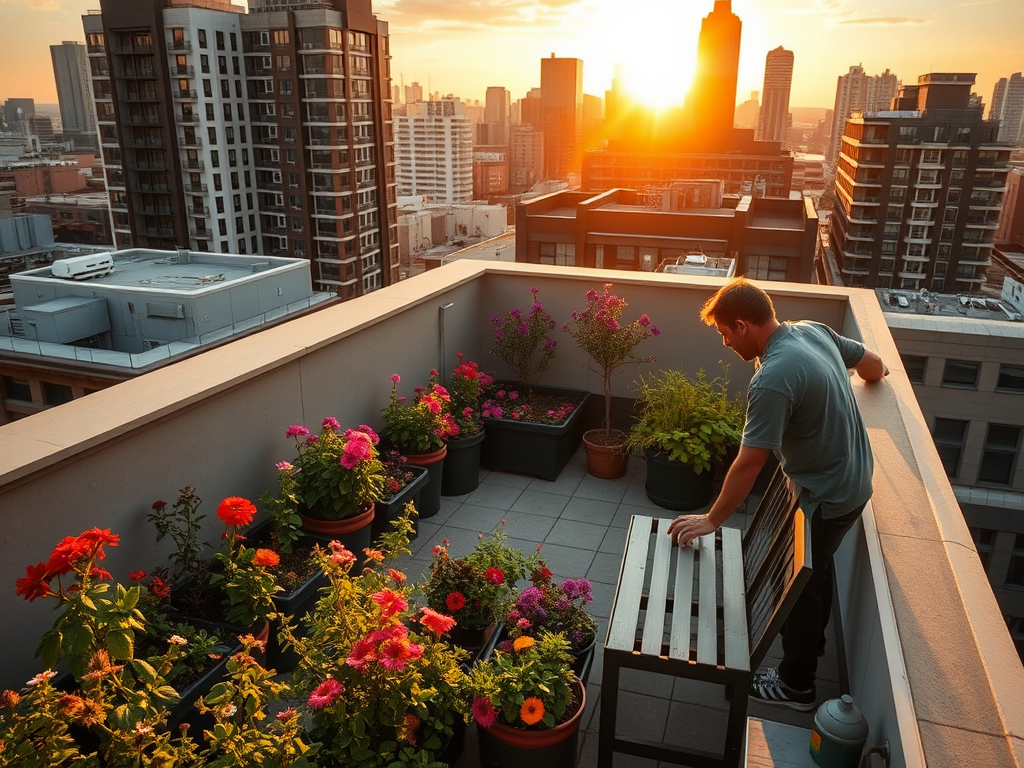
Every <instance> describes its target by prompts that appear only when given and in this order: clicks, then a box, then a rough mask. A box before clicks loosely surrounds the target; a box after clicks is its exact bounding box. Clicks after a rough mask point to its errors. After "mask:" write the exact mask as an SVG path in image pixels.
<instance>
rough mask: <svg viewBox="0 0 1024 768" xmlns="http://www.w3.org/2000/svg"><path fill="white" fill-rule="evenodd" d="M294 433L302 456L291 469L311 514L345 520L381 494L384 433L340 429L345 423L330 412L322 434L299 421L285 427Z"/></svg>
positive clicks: (299, 455) (287, 433) (287, 435)
mask: <svg viewBox="0 0 1024 768" xmlns="http://www.w3.org/2000/svg"><path fill="white" fill-rule="evenodd" d="M285 436H286V437H291V438H294V439H295V448H296V450H297V451H298V458H297V459H296V460H295V462H294V464H295V468H296V469H295V470H291V469H289V470H286V471H288V472H289V473H291V474H292V476H293V477H295V478H296V480H297V482H298V496H299V498H300V499H302V501H303V503H304V504H305V505H306V508H307V509H308V510H309V512H308V514H311V515H315V516H317V517H322V518H324V519H326V520H343V519H345V518H347V517H355V516H356V515H358V514H360V513H361V512H364V511H365V510H366V508H367V506H369V505H370V504H371V503H373V502H375V501H378V500H379V499H380V498H381V495H382V491H383V489H384V466H383V465H382V464H381V462H380V459H379V458H378V457H377V443H378V442H379V441H380V438H379V437H377V433H376V432H374V431H373V430H372V429H370V427H368V426H366V425H365V424H362V425H360V426H359V428H358V429H348V430H345V431H344V432H342V431H341V424H339V423H338V420H337V419H335V418H334V417H333V416H328V417H327V418H326V419H324V420H323V423H322V424H321V425H320V434H319V435H312V434H310V432H309V430H308V429H306V428H305V427H303V426H301V425H298V424H294V425H292V426H290V427H288V429H287V430H286V432H285Z"/></svg>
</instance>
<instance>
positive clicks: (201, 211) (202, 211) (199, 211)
mask: <svg viewBox="0 0 1024 768" xmlns="http://www.w3.org/2000/svg"><path fill="white" fill-rule="evenodd" d="M188 215H189V216H202V217H204V218H205V217H206V216H209V215H210V208H209V206H205V205H203V206H199V207H196V206H194V205H190V206H189V207H188Z"/></svg>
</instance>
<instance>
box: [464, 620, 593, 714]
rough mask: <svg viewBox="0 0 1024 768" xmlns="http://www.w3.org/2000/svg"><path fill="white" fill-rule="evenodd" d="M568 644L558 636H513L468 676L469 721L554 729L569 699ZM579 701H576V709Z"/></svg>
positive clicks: (569, 658) (570, 684)
mask: <svg viewBox="0 0 1024 768" xmlns="http://www.w3.org/2000/svg"><path fill="white" fill-rule="evenodd" d="M570 660H571V656H570V654H569V644H568V642H567V641H566V639H565V638H564V637H563V636H562V635H556V634H549V633H544V634H541V636H540V638H539V639H538V640H535V639H534V638H532V637H529V636H523V637H519V638H517V639H516V640H515V641H514V642H513V644H512V648H510V649H509V650H506V651H500V650H498V651H495V652H494V658H493V659H492V660H490V661H487V662H484V663H482V664H477V665H476V666H475V667H473V669H472V670H471V671H470V673H469V681H470V688H471V690H472V696H473V705H472V713H473V719H474V720H476V723H477V725H479V726H480V727H481V728H490V727H491V726H493V725H494V724H495V723H497V722H502V723H503V724H504V725H509V726H512V727H516V728H532V729H534V730H542V729H545V728H553V727H554V726H555V724H556V723H557V722H558V721H559V719H560V718H561V717H562V716H563V715H564V714H565V710H566V709H567V708H568V707H569V704H570V703H572V701H573V693H572V681H573V673H572V670H571V669H570V667H569V662H570ZM578 705H579V703H577V706H578Z"/></svg>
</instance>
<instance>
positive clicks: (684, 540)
mask: <svg viewBox="0 0 1024 768" xmlns="http://www.w3.org/2000/svg"><path fill="white" fill-rule="evenodd" d="M717 528H718V526H717V525H715V524H714V523H713V522H711V518H710V516H709V515H680V516H679V517H677V518H676V519H675V520H673V521H672V522H671V523H670V524H669V526H668V535H669V536H671V537H672V539H673V541H675V542H676V544H678V545H679V546H680V547H687V546H689V545H690V544H692V543H693V542H694V539H696V538H697V537H698V536H704V535H705V534H708V533H714V531H715V530H716V529H717Z"/></svg>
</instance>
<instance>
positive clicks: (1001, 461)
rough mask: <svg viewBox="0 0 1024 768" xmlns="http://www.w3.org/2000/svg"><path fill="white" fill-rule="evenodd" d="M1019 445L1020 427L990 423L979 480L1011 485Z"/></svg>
mask: <svg viewBox="0 0 1024 768" xmlns="http://www.w3.org/2000/svg"><path fill="white" fill-rule="evenodd" d="M1019 445H1020V427H1011V426H1007V425H1005V424H989V425H988V436H987V437H986V438H985V450H984V451H983V452H982V454H981V467H980V469H979V470H978V482H979V483H996V484H997V485H1009V484H1010V481H1011V480H1012V479H1013V470H1014V468H1015V466H1016V464H1017V451H1018V447H1019Z"/></svg>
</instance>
